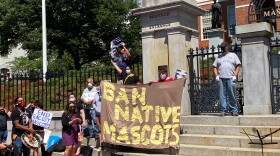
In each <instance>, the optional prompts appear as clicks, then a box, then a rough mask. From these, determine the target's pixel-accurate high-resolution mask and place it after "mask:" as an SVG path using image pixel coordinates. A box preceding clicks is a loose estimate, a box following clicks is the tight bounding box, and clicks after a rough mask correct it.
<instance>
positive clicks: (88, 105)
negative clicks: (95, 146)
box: [81, 78, 99, 142]
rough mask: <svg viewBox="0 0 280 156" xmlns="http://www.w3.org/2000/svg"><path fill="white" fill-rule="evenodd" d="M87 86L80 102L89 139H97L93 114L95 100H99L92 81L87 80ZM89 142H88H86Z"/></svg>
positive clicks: (90, 79) (94, 114) (94, 115)
mask: <svg viewBox="0 0 280 156" xmlns="http://www.w3.org/2000/svg"><path fill="white" fill-rule="evenodd" d="M87 82H88V86H87V88H85V89H84V91H83V94H82V96H81V101H82V102H83V103H84V105H85V107H84V111H85V118H86V120H87V124H88V126H87V128H88V130H89V136H88V137H87V138H88V139H90V138H93V137H95V138H97V137H98V129H97V125H96V113H95V109H94V107H95V105H94V102H95V100H98V99H99V93H98V89H97V87H95V86H94V83H93V79H92V78H88V79H87ZM88 142H89V140H88Z"/></svg>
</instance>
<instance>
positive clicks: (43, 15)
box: [42, 0, 48, 81]
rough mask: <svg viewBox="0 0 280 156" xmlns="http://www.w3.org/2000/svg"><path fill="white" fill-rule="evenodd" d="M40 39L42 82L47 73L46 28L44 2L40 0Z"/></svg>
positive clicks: (44, 0)
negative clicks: (41, 45) (41, 48)
mask: <svg viewBox="0 0 280 156" xmlns="http://www.w3.org/2000/svg"><path fill="white" fill-rule="evenodd" d="M42 32H43V34H42V39H43V80H44V81H46V73H47V65H48V61H47V28H46V0H42Z"/></svg>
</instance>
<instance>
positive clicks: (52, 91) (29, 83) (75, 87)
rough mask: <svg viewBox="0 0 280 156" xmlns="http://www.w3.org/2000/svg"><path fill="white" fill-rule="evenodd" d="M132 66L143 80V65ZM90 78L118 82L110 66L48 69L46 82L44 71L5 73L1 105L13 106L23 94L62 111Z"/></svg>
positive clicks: (30, 99)
mask: <svg viewBox="0 0 280 156" xmlns="http://www.w3.org/2000/svg"><path fill="white" fill-rule="evenodd" d="M141 62H142V61H141ZM133 68H134V73H135V74H137V75H138V76H139V78H140V80H142V75H143V74H142V64H141V63H140V62H137V63H136V64H134V65H133ZM0 74H1V73H0ZM89 77H91V78H93V80H94V82H95V84H96V85H98V84H99V83H100V81H101V80H110V81H111V82H116V71H115V69H114V68H113V67H112V66H109V67H95V68H93V69H91V70H85V71H57V72H52V73H50V72H49V73H47V74H46V81H43V76H42V73H23V74H11V75H10V74H3V73H2V74H1V79H0V95H1V96H0V101H1V105H4V107H5V108H9V109H12V107H13V103H14V99H15V98H16V97H23V98H24V99H25V101H26V102H27V103H29V102H31V101H33V100H35V99H38V100H40V101H42V102H43V104H44V109H46V110H63V109H64V106H65V104H66V103H67V101H68V95H69V94H70V93H74V94H76V96H77V98H78V99H80V97H81V94H82V92H83V90H84V88H85V87H86V86H87V78H89Z"/></svg>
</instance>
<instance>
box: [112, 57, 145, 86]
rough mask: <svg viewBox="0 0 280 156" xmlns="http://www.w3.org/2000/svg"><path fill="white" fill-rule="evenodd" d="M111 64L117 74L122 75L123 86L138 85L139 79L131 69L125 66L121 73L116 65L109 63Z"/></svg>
mask: <svg viewBox="0 0 280 156" xmlns="http://www.w3.org/2000/svg"><path fill="white" fill-rule="evenodd" d="M111 62H112V64H113V65H114V67H115V69H116V70H117V72H118V73H120V74H121V75H122V77H123V84H124V85H135V84H137V85H139V84H140V80H139V77H138V76H137V75H135V74H134V73H133V72H132V69H131V67H129V66H126V68H125V71H123V70H122V69H121V68H119V67H118V65H117V64H116V63H114V62H113V61H111Z"/></svg>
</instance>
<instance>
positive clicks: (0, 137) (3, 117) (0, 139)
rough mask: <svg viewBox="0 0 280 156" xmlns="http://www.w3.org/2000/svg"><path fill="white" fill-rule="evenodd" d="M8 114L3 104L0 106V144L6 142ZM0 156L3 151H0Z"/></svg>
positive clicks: (2, 155)
mask: <svg viewBox="0 0 280 156" xmlns="http://www.w3.org/2000/svg"><path fill="white" fill-rule="evenodd" d="M8 118H9V116H8V114H7V113H6V110H5V109H4V107H3V106H0V123H1V124H0V144H2V143H6V141H7V137H8V130H7V121H8ZM0 156H4V153H0Z"/></svg>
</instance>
